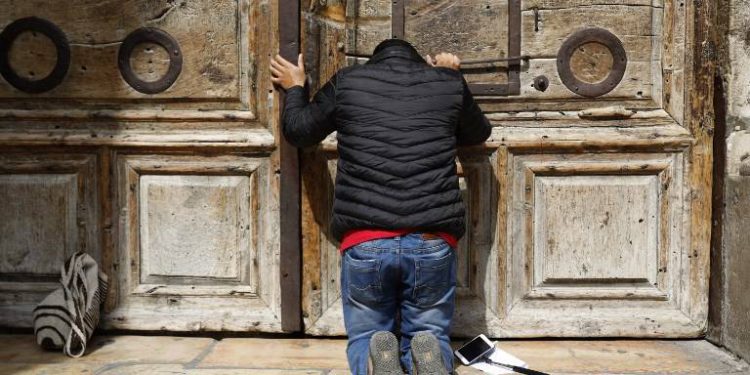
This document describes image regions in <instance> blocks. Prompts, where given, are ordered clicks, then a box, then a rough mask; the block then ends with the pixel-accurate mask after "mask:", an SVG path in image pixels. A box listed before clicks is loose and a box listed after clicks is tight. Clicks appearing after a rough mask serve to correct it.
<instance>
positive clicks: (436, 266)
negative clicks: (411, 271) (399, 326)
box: [414, 246, 456, 307]
mask: <svg viewBox="0 0 750 375" xmlns="http://www.w3.org/2000/svg"><path fill="white" fill-rule="evenodd" d="M446 248H447V249H448V251H449V252H448V254H446V255H444V256H441V257H439V258H435V259H417V260H416V262H415V272H416V276H415V281H414V300H415V302H416V303H417V305H418V306H421V307H426V306H431V305H434V304H435V303H437V302H438V301H440V300H441V299H443V298H444V297H445V296H446V295H447V294H448V293H449V292H450V291H451V290H452V288H454V287H455V286H456V275H455V273H456V272H455V262H456V254H455V253H454V251H453V250H452V249H451V248H450V247H448V246H446Z"/></svg>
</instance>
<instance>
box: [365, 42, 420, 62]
mask: <svg viewBox="0 0 750 375" xmlns="http://www.w3.org/2000/svg"><path fill="white" fill-rule="evenodd" d="M383 43H387V44H386V45H385V47H384V48H383V49H381V50H380V51H378V53H376V54H374V55H373V56H372V57H371V58H370V60H369V61H368V62H367V63H368V64H377V63H379V62H381V61H383V60H386V59H393V58H401V59H406V60H409V61H412V62H419V63H425V64H426V63H427V62H426V61H425V60H424V59H423V58H422V56H420V55H419V52H417V50H416V49H414V47H413V46H412V45H411V44H409V42H406V41H403V40H400V39H390V40H388V41H385V42H383Z"/></svg>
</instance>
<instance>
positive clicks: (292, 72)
mask: <svg viewBox="0 0 750 375" xmlns="http://www.w3.org/2000/svg"><path fill="white" fill-rule="evenodd" d="M271 74H272V75H273V76H272V77H271V81H272V82H273V83H275V84H277V85H279V86H281V87H282V88H284V90H289V89H290V88H292V87H294V86H302V87H304V86H305V62H304V61H303V59H302V54H300V55H299V56H298V57H297V65H294V64H292V63H290V62H289V61H287V60H286V59H285V58H283V57H281V56H280V55H276V56H275V57H274V58H273V59H271Z"/></svg>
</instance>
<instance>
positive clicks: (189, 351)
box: [0, 335, 216, 364]
mask: <svg viewBox="0 0 750 375" xmlns="http://www.w3.org/2000/svg"><path fill="white" fill-rule="evenodd" d="M215 342H216V340H214V339H211V338H205V337H189V338H188V337H171V336H95V337H94V338H93V340H92V341H91V342H90V343H89V347H88V348H87V349H86V355H84V356H83V357H81V358H76V359H70V358H68V357H66V356H65V355H63V354H62V351H59V352H58V351H46V350H42V349H41V348H40V347H39V346H37V344H36V341H34V336H33V335H1V336H0V343H2V344H0V363H47V364H51V363H63V362H64V363H77V364H84V363H113V362H135V363H137V362H145V363H149V362H158V363H188V362H191V361H193V360H194V359H196V358H198V356H199V355H200V354H201V353H203V352H204V351H205V350H207V349H208V348H209V346H210V345H213V344H214V343H215Z"/></svg>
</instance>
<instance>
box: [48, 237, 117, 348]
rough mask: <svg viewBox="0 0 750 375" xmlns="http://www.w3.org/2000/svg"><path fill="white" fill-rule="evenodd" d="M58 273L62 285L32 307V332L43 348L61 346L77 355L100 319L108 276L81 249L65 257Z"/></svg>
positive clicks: (84, 346)
mask: <svg viewBox="0 0 750 375" xmlns="http://www.w3.org/2000/svg"><path fill="white" fill-rule="evenodd" d="M60 274H61V277H60V284H61V286H60V287H59V288H57V289H55V290H54V291H52V293H50V294H49V295H48V296H47V297H45V298H44V299H43V300H42V302H40V303H39V304H38V305H37V306H36V307H35V308H34V335H35V336H36V342H37V344H38V345H39V346H41V347H42V348H44V349H48V350H52V349H62V350H63V352H64V353H65V354H66V355H68V356H70V357H80V356H82V355H83V354H84V353H85V351H86V343H87V342H88V340H89V339H90V338H91V336H92V335H93V333H94V329H96V326H97V324H98V323H99V310H100V307H101V304H102V302H103V301H104V298H105V297H106V295H107V290H108V286H109V284H108V279H107V275H106V274H104V273H103V272H101V271H100V270H99V266H98V265H97V264H96V261H95V260H94V259H93V258H92V257H91V256H90V255H88V254H86V253H84V252H82V251H79V252H76V253H75V254H73V255H72V256H71V257H70V258H68V260H67V261H66V262H65V264H64V265H63V267H62V269H61V271H60Z"/></svg>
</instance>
